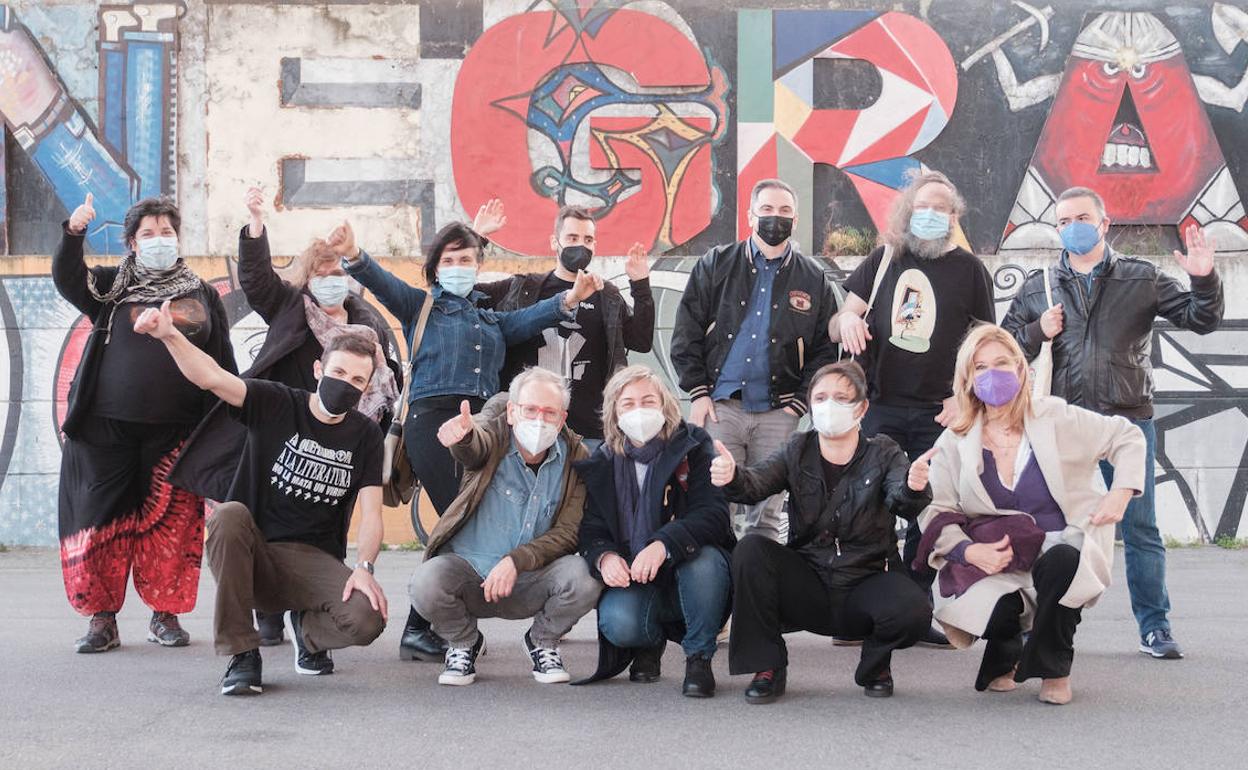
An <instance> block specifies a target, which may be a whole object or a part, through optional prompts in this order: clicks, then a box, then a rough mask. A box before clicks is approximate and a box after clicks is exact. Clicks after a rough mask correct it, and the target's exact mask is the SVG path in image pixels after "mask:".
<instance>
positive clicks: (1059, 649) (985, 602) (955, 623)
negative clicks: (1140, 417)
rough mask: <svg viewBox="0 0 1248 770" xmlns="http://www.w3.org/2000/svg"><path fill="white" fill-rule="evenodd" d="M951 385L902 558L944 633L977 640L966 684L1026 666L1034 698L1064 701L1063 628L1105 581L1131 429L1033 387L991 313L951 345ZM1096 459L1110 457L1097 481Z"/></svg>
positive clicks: (1066, 646) (1134, 455) (1140, 440)
mask: <svg viewBox="0 0 1248 770" xmlns="http://www.w3.org/2000/svg"><path fill="white" fill-rule="evenodd" d="M953 393H954V397H955V398H956V399H957V402H958V407H959V414H958V419H957V420H955V421H954V422H953V423H952V424H951V425H950V426H949V429H948V430H946V431H945V432H944V434H943V435H942V436H941V437H940V439H939V440H938V441H937V442H936V454H935V456H934V457H933V459H932V467H931V485H932V504H931V505H930V506H929V507H928V508H927V510H926V511H924V512H923V515H922V516H921V517H920V518H919V525H920V527H921V529H922V531H923V538H922V541H921V542H920V544H919V555H918V557H917V558H916V559H915V564H914V567H915V568H916V569H918V568H920V567H922V566H925V565H927V566H930V567H932V568H934V569H936V570H937V571H938V572H937V581H936V583H935V585H934V586H933V595H934V599H935V607H936V610H935V614H936V619H937V620H939V621H940V623H941V625H943V626H944V628H945V631H946V633H947V634H948V636H949V640H950V641H951V642H953V643H954V644H955V645H956V646H958V647H963V648H964V647H969V646H970V645H972V644H973V643H974V642H975V640H976V639H977V638H983V639H984V640H986V642H987V646H986V647H985V649H984V657H983V661H982V662H981V663H980V668H979V674H978V676H977V678H976V680H975V689H976V690H980V691H983V690H989V691H992V692H1007V691H1010V690H1013V689H1015V686H1016V683H1017V682H1023V681H1026V680H1027V679H1030V678H1033V677H1039V678H1041V679H1042V680H1043V683H1042V685H1041V688H1040V700H1041V701H1044V702H1046V703H1053V704H1057V705H1061V704H1064V703H1068V702H1069V701H1070V699H1071V689H1070V668H1071V662H1072V661H1073V660H1074V654H1075V651H1074V634H1075V627H1076V626H1077V625H1078V624H1079V620H1080V615H1081V611H1082V608H1084V607H1090V606H1092V605H1093V604H1095V603H1096V601H1097V599H1098V598H1099V597H1100V595H1101V594H1102V593H1103V592H1104V591H1105V589H1106V588H1107V587H1108V586H1109V582H1110V567H1111V565H1112V560H1113V555H1114V523H1115V522H1117V521H1119V520H1121V519H1122V515H1123V512H1124V511H1125V510H1126V506H1127V503H1128V502H1129V501H1130V499H1131V497H1132V496H1134V495H1138V494H1139V493H1140V490H1141V489H1143V488H1144V452H1145V444H1144V435H1143V434H1142V433H1141V432H1140V429H1139V428H1137V427H1135V426H1134V425H1132V424H1131V423H1130V422H1129V421H1128V420H1126V419H1125V418H1122V417H1106V416H1103V415H1099V414H1096V413H1095V412H1090V411H1088V410H1086V409H1081V408H1079V407H1076V406H1071V405H1069V404H1067V403H1066V402H1065V401H1062V400H1061V399H1059V398H1053V397H1050V396H1036V397H1033V396H1032V394H1031V392H1030V390H1029V388H1028V386H1027V361H1026V359H1025V358H1024V357H1023V351H1022V350H1021V349H1020V348H1019V346H1018V343H1017V342H1015V340H1014V338H1013V337H1011V336H1010V335H1009V333H1007V332H1006V331H1004V330H1003V329H1001V328H1000V327H999V326H993V325H991V324H985V325H983V326H979V327H976V328H975V329H973V330H972V331H971V332H970V333H969V334H968V335H967V337H966V339H965V340H964V341H963V343H962V346H961V348H960V349H959V350H958V356H957V363H956V368H955V371H954V381H953ZM1059 442H1060V443H1059ZM1102 460H1108V461H1109V462H1111V463H1112V464H1113V466H1114V478H1113V485H1112V489H1110V490H1109V491H1108V492H1107V491H1106V489H1105V483H1104V480H1103V478H1102V476H1101V472H1100V468H1099V463H1100V461H1102ZM1026 631H1030V635H1029V636H1028V637H1027V641H1026V643H1024V642H1023V634H1024V632H1026Z"/></svg>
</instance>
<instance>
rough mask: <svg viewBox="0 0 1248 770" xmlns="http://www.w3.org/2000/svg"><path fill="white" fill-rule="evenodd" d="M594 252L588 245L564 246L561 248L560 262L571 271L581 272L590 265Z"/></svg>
mask: <svg viewBox="0 0 1248 770" xmlns="http://www.w3.org/2000/svg"><path fill="white" fill-rule="evenodd" d="M593 258H594V252H593V250H592V249H590V248H589V247H588V246H564V247H563V248H562V249H560V250H559V264H561V265H563V267H564V269H565V270H568V271H569V272H573V273H576V272H579V271H581V270H584V269H585V268H587V267H589V261H590V260H591V259H593Z"/></svg>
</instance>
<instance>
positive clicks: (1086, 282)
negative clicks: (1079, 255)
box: [1060, 245, 1110, 295]
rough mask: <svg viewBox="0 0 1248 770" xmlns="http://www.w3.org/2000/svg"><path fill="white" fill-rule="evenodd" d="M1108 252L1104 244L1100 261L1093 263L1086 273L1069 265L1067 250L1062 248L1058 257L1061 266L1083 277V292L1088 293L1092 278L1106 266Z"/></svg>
mask: <svg viewBox="0 0 1248 770" xmlns="http://www.w3.org/2000/svg"><path fill="white" fill-rule="evenodd" d="M1109 254H1110V251H1109V246H1108V245H1106V246H1105V251H1104V253H1103V254H1101V261H1100V262H1097V263H1096V264H1095V265H1093V266H1092V269H1091V270H1089V271H1088V272H1087V274H1086V275H1084V274H1081V273H1080V272H1079V271H1078V270H1076V269H1074V268H1073V267H1071V266H1070V253H1069V252H1067V251H1066V249H1062V256H1061V258H1060V259H1061V263H1062V267H1064V268H1066V269H1067V270H1069V271H1070V272H1072V273H1074V274H1075V275H1078V276H1080V277H1081V278H1083V288H1084V294H1088V295H1090V294H1091V293H1092V279H1094V278H1096V277H1097V276H1098V275H1100V274H1101V273H1103V272H1105V268H1106V266H1107V265H1109Z"/></svg>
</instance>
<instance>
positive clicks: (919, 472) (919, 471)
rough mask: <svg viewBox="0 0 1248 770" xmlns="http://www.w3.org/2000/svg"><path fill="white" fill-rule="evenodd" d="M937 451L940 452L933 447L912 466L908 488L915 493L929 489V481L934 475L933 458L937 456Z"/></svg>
mask: <svg viewBox="0 0 1248 770" xmlns="http://www.w3.org/2000/svg"><path fill="white" fill-rule="evenodd" d="M937 451H939V450H937V449H936V447H932V448H931V449H929V450H927V451H926V452H924V453H923V454H921V455H919V459H917V460H915V461H914V462H913V463H911V464H910V475H909V476H907V477H906V486H908V487H910V488H911V489H913V490H914V491H915V492H922V491H923V490H924V489H927V480H928V478H929V477H930V476H931V475H932V458H933V457H935V456H936V452H937Z"/></svg>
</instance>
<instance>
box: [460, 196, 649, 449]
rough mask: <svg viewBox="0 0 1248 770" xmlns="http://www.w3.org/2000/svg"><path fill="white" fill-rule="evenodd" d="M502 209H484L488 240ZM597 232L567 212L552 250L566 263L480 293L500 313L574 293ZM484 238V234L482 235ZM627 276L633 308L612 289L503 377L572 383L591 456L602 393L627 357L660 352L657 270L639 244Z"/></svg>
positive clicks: (514, 356)
mask: <svg viewBox="0 0 1248 770" xmlns="http://www.w3.org/2000/svg"><path fill="white" fill-rule="evenodd" d="M505 222H506V217H504V216H503V215H502V204H501V202H499V201H496V200H495V201H490V202H489V203H487V204H486V205H485V206H482V207H481V212H479V213H478V215H477V217H476V219H474V220H473V227H474V229H477V231H478V232H479V233H481V234H482V235H488V234H489V233H491V232H493V231H495V230H497V229H498V228H500V227H502V225H503V224H504V223H505ZM596 229H597V226H596V225H595V223H594V217H593V214H592V213H591V212H590V211H589V209H586V208H583V207H581V206H564V207H562V208H560V209H559V214H558V215H557V216H556V217H555V232H554V234H553V235H551V236H550V247H551V249H552V250H553V251H554V253H555V254H556V255H557V256H558V257H559V263H558V264H557V265H556V266H555V269H554V270H551V271H550V272H547V273H524V274H520V275H514V276H512V277H511V278H507V279H505V280H502V281H496V282H494V283H487V284H481V285H478V286H477V287H476V288H477V289H478V290H480V291H483V292H485V293H486V294H488V295H489V296H490V306H491V307H493V308H494V309H495V310H499V311H510V310H519V309H520V308H523V307H528V306H529V305H532V304H534V303H535V302H539V301H541V300H543V299H546V298H547V297H553V296H554V295H556V294H558V293H559V292H561V291H564V290H566V289H568V288H570V287H571V286H572V283H573V281H575V280H576V274H577V271H578V270H588V269H589V264H590V262H591V261H592V260H593V258H594V249H595V246H596V243H597V237H596V233H595V231H596ZM482 231H484V232H482ZM624 270H625V273H626V274H627V275H628V281H629V293H630V294H631V295H632V298H633V306H632V307H631V308H630V307H629V306H628V303H627V302H625V301H624V297H623V296H622V295H621V294H620V290H619V289H617V288H616V287H615V286H614V285H612V284H609V283H608V284H605V285H604V286H603V287H602V291H600V292H598V293H596V294H594V295H593V296H591V297H589V298H588V299H586V300H585V301H583V302H581V304H580V307H579V308H578V309H577V312H576V319H575V320H572V321H564V322H563V323H561V324H559V325H558V326H554V327H551V328H549V329H547V330H546V331H545V332H544V333H543V334H542V336H540V337H535V338H533V339H532V340H530V341H529V342H526V343H524V344H521V345H515V346H513V347H511V348H509V349H508V351H507V359H506V362H505V363H504V364H503V371H502V374H501V375H500V377H499V380H500V384H501V386H502V387H504V388H506V387H507V384H508V383H509V382H511V378H512V377H514V376H516V375H517V374H519V373H520V372H522V371H523V370H524V369H525V368H526V367H529V366H540V367H542V368H543V369H548V370H550V371H552V372H555V373H556V374H559V375H561V376H562V377H563V378H564V379H566V380H567V381H568V383H569V384H570V386H571V388H572V403H571V405H570V406H569V407H568V426H569V427H571V428H572V430H574V431H576V432H577V433H578V434H580V435H581V436H582V437H583V438H584V440H585V441H586V447H587V448H588V449H590V450H591V451H592V450H593V449H595V448H597V446H598V445H599V444H601V443H602V393H603V390H604V389H605V388H606V385H607V380H609V379H611V375H612V374H614V373H615V372H616V370H618V369H621V368H623V367H624V366H627V365H628V351H629V350H635V351H637V352H638V353H649V352H650V348H651V347H652V346H653V344H654V297H653V295H652V294H651V293H650V265H649V260H648V257H647V256H646V251H645V246H643V245H642V244H640V243H635V244H633V247H632V248H631V249H629V252H628V260H627V262H625V265H624Z"/></svg>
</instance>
